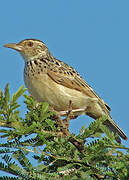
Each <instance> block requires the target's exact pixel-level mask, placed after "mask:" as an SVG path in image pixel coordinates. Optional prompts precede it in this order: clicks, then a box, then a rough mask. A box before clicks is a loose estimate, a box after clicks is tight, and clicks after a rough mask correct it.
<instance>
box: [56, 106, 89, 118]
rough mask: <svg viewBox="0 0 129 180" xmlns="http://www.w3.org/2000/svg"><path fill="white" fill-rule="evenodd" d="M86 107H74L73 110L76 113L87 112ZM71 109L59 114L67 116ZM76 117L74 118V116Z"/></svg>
mask: <svg viewBox="0 0 129 180" xmlns="http://www.w3.org/2000/svg"><path fill="white" fill-rule="evenodd" d="M85 110H86V109H83V108H80V109H72V110H71V112H72V113H73V114H74V113H81V112H85ZM68 112H69V110H67V111H60V112H59V114H60V116H66V115H67V114H68ZM73 119H74V118H73Z"/></svg>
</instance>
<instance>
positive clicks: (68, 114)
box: [64, 100, 72, 129]
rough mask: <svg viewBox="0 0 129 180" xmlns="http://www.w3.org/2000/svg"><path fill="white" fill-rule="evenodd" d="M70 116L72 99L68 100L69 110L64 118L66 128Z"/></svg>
mask: <svg viewBox="0 0 129 180" xmlns="http://www.w3.org/2000/svg"><path fill="white" fill-rule="evenodd" d="M71 117H72V101H71V100H70V101H69V110H68V112H67V117H66V118H65V119H64V122H65V125H66V127H67V129H68V128H69V120H70V119H71Z"/></svg>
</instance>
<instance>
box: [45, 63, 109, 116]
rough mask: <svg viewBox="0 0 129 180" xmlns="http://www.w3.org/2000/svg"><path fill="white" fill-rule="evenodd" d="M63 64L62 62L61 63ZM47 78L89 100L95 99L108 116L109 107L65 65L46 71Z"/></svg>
mask: <svg viewBox="0 0 129 180" xmlns="http://www.w3.org/2000/svg"><path fill="white" fill-rule="evenodd" d="M61 63H63V62H61ZM47 74H48V76H49V77H50V78H51V79H53V80H54V81H55V82H56V83H58V84H61V85H63V86H66V87H68V88H71V89H75V90H77V91H80V92H82V93H84V94H86V95H87V96H89V97H90V98H97V99H98V102H99V104H100V105H101V107H102V108H103V109H104V110H105V111H106V113H107V114H109V110H110V107H109V106H108V105H107V104H106V103H105V102H104V101H103V100H102V99H101V98H100V97H99V96H98V95H97V94H96V92H95V91H94V90H93V89H92V88H91V87H90V86H89V85H88V84H87V83H86V82H85V81H84V80H83V79H82V78H81V76H80V75H79V74H78V73H77V72H76V71H75V70H74V69H73V68H72V67H70V66H68V65H67V64H65V63H64V64H63V65H62V64H60V66H58V68H56V66H54V67H53V68H52V69H48V70H47Z"/></svg>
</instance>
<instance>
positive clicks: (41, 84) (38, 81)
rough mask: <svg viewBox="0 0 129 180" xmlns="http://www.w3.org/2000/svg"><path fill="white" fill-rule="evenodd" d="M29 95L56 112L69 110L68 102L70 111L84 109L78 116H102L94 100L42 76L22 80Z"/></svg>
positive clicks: (100, 109) (44, 75)
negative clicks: (70, 105)
mask: <svg viewBox="0 0 129 180" xmlns="http://www.w3.org/2000/svg"><path fill="white" fill-rule="evenodd" d="M24 81H25V85H26V87H27V88H28V91H29V93H30V94H31V95H32V96H33V97H34V98H35V99H36V100H37V101H38V102H48V103H49V104H50V106H52V107H53V108H54V110H56V111H67V110H69V104H70V101H71V102H72V109H73V110H75V109H84V112H81V113H79V114H88V113H91V114H93V117H100V116H102V115H103V111H102V108H101V107H100V106H99V105H98V103H97V99H96V98H90V97H88V96H86V95H85V94H84V93H82V92H80V91H77V90H74V89H70V88H67V87H65V86H62V85H60V84H57V83H56V82H54V81H53V80H52V79H51V78H50V77H49V76H47V75H46V74H43V75H42V76H41V75H40V76H37V77H34V78H31V79H30V78H29V77H27V78H24Z"/></svg>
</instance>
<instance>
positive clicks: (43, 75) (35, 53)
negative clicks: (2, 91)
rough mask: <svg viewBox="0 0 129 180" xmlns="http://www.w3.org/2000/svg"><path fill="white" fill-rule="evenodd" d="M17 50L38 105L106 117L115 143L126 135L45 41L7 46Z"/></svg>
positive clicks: (96, 98) (63, 112)
mask: <svg viewBox="0 0 129 180" xmlns="http://www.w3.org/2000/svg"><path fill="white" fill-rule="evenodd" d="M4 46H5V47H7V48H11V49H14V50H16V51H18V52H19V53H20V54H21V56H22V57H23V59H24V62H25V66H24V82H25V85H26V87H27V88H28V91H29V93H30V94H31V95H32V96H33V97H34V99H35V100H36V101H38V102H48V103H49V105H50V106H51V107H53V109H54V110H55V111H57V112H60V113H61V114H62V115H65V113H66V112H67V111H68V109H69V103H70V102H72V103H71V106H72V112H73V114H75V115H76V116H79V115H82V114H85V115H88V116H90V117H92V118H93V119H95V120H96V119H98V118H100V117H102V116H104V115H106V116H107V120H106V121H105V122H104V125H106V127H107V128H108V129H109V130H110V131H111V132H113V133H114V135H117V136H116V141H117V142H118V143H121V138H122V139H124V140H127V139H128V138H127V136H126V135H125V133H124V132H123V131H122V129H121V128H120V127H119V126H118V125H117V124H116V123H115V121H114V120H113V119H112V117H111V115H110V110H111V109H110V107H109V106H108V105H107V104H106V103H105V102H104V100H103V99H101V98H100V97H99V96H98V94H97V93H96V92H95V91H94V90H93V89H92V88H91V86H89V85H88V83H87V82H86V81H85V80H84V79H83V78H82V77H81V76H80V75H79V73H78V72H77V71H76V70H75V69H74V68H73V67H71V66H70V65H68V64H66V63H65V62H63V61H61V60H58V59H56V58H55V57H54V56H53V55H52V54H51V52H50V51H49V49H48V47H47V46H46V44H45V43H44V42H42V41H41V40H37V39H25V40H22V41H20V42H19V43H9V44H5V45H4Z"/></svg>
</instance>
